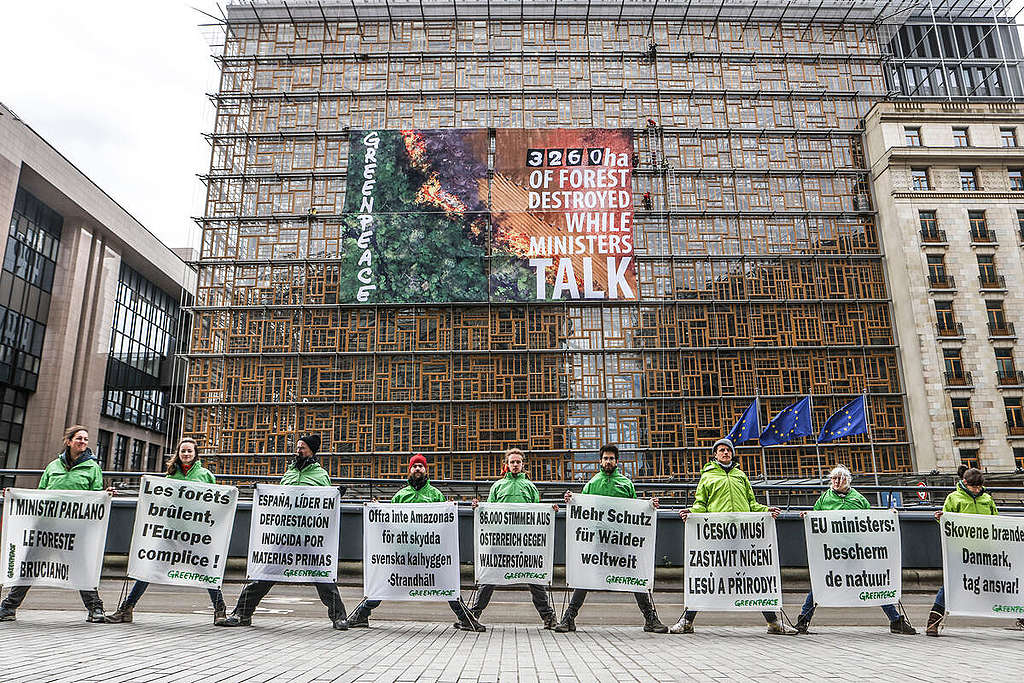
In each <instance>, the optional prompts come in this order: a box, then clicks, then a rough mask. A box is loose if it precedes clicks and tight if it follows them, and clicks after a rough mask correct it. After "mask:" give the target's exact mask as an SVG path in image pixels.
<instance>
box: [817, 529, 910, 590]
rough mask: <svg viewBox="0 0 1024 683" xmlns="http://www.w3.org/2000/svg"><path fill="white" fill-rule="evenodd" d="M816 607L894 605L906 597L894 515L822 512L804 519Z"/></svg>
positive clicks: (900, 548)
mask: <svg viewBox="0 0 1024 683" xmlns="http://www.w3.org/2000/svg"><path fill="white" fill-rule="evenodd" d="M804 540H805V542H806V543H807V568H808V571H809V572H810V574H811V591H812V592H813V593H814V602H815V603H817V604H818V605H821V606H823V607H864V606H868V605H875V606H877V605H892V604H894V603H896V602H899V600H900V598H901V596H902V591H903V576H902V547H901V545H900V522H899V518H898V517H897V516H896V510H819V511H816V512H815V511H812V512H808V513H807V514H806V515H805V516H804Z"/></svg>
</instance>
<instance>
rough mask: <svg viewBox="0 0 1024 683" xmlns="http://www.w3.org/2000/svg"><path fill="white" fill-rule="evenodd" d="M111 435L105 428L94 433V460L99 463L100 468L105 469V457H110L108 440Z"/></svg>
mask: <svg viewBox="0 0 1024 683" xmlns="http://www.w3.org/2000/svg"><path fill="white" fill-rule="evenodd" d="M113 436H114V435H113V434H111V433H110V432H108V431H107V430H105V429H101V430H99V433H98V434H97V435H96V462H98V463H99V464H100V469H103V470H105V469H107V459H108V458H109V457H110V441H111V439H112V438H113Z"/></svg>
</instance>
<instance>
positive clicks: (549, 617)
mask: <svg viewBox="0 0 1024 683" xmlns="http://www.w3.org/2000/svg"><path fill="white" fill-rule="evenodd" d="M541 619H543V620H544V628H546V629H553V628H554V627H555V626H558V617H556V616H555V613H554V612H548V613H547V614H545V615H544V616H543V617H541Z"/></svg>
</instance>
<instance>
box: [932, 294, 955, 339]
mask: <svg viewBox="0 0 1024 683" xmlns="http://www.w3.org/2000/svg"><path fill="white" fill-rule="evenodd" d="M935 316H936V318H937V319H938V328H939V334H940V335H942V336H951V335H955V334H957V322H956V315H954V313H953V302H952V301H936V302H935Z"/></svg>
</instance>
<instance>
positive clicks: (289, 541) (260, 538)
mask: <svg viewBox="0 0 1024 683" xmlns="http://www.w3.org/2000/svg"><path fill="white" fill-rule="evenodd" d="M340 503H341V493H340V492H339V491H338V489H336V488H334V487H333V486H316V487H311V486H281V485H277V484H257V485H256V491H255V493H254V494H253V504H252V521H251V523H250V525H249V557H248V563H247V565H246V577H247V578H249V579H253V580H268V581H288V582H302V581H314V582H316V581H328V582H332V583H333V582H334V581H335V580H336V579H337V577H338V544H339V541H340V536H341V505H340Z"/></svg>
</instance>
